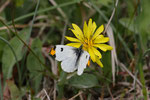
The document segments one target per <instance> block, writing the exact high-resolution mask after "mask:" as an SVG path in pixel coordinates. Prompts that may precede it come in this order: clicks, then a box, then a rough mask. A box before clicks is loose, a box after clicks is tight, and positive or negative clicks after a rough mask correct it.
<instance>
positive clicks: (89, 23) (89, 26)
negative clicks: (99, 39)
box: [87, 18, 92, 40]
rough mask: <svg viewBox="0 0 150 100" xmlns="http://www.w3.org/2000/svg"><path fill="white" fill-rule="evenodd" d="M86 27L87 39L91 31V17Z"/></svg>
mask: <svg viewBox="0 0 150 100" xmlns="http://www.w3.org/2000/svg"><path fill="white" fill-rule="evenodd" d="M87 28H88V29H87V39H88V40H89V39H90V35H91V32H92V19H91V18H90V19H89V22H88V27H87Z"/></svg>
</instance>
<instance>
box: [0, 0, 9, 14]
mask: <svg viewBox="0 0 150 100" xmlns="http://www.w3.org/2000/svg"><path fill="white" fill-rule="evenodd" d="M9 3H10V0H7V1H6V2H5V3H4V4H3V5H2V6H1V8H0V13H1V12H2V11H3V10H4V9H5V7H6V6H7V5H8V4H9Z"/></svg>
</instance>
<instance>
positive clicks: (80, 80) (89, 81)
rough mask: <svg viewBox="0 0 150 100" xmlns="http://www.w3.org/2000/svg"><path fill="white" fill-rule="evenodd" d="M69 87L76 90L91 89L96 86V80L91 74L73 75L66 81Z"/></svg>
mask: <svg viewBox="0 0 150 100" xmlns="http://www.w3.org/2000/svg"><path fill="white" fill-rule="evenodd" d="M68 83H69V85H71V86H74V87H77V88H92V87H96V86H98V79H97V78H96V76H94V75H92V74H87V73H84V74H82V75H81V76H78V75H75V76H73V77H72V78H71V79H69V80H68Z"/></svg>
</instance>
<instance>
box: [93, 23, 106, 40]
mask: <svg viewBox="0 0 150 100" xmlns="http://www.w3.org/2000/svg"><path fill="white" fill-rule="evenodd" d="M103 30H104V25H101V26H100V27H99V28H98V29H97V30H96V32H95V33H94V35H93V37H92V40H94V39H95V38H96V37H97V36H98V35H100V34H101V33H102V32H103Z"/></svg>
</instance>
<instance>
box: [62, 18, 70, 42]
mask: <svg viewBox="0 0 150 100" xmlns="http://www.w3.org/2000/svg"><path fill="white" fill-rule="evenodd" d="M67 24H68V21H67V20H66V21H65V27H64V30H63V34H62V38H61V44H64V39H65V35H66V29H67Z"/></svg>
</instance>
